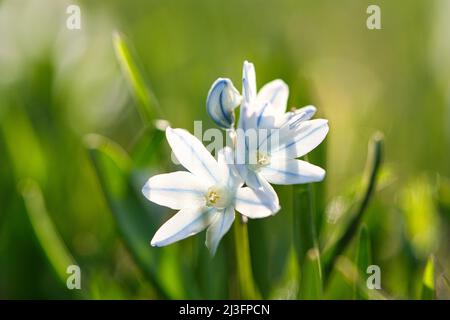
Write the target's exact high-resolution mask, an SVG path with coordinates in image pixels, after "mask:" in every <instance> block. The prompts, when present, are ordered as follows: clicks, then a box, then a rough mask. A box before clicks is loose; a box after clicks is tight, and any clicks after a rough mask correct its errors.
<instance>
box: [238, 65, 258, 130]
mask: <svg viewBox="0 0 450 320" xmlns="http://www.w3.org/2000/svg"><path fill="white" fill-rule="evenodd" d="M256 106H257V104H256V74H255V67H254V66H253V63H250V62H248V61H245V62H244V67H243V70H242V104H241V110H240V117H239V125H238V127H239V128H241V129H243V130H247V129H248V128H249V119H250V118H251V117H252V116H254V114H255V111H256Z"/></svg>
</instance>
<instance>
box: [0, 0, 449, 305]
mask: <svg viewBox="0 0 450 320" xmlns="http://www.w3.org/2000/svg"><path fill="white" fill-rule="evenodd" d="M69 4H72V2H67V1H51V0H45V1H43V0H34V1H32V0H9V1H5V0H4V1H0V177H1V178H0V298H7V299H11V298H92V299H106V298H112V299H121V298H132V299H135V298H136V299H151V298H161V297H168V298H233V297H239V295H238V294H237V293H236V292H235V291H236V290H235V287H234V285H233V279H234V276H233V272H232V270H233V266H232V265H230V261H232V260H233V259H232V258H230V257H232V249H230V248H232V245H233V240H232V236H233V235H232V233H230V234H229V235H227V236H226V237H225V239H224V241H223V243H222V244H221V246H220V247H219V250H218V254H217V256H216V257H215V258H214V259H211V258H209V256H208V253H207V250H206V248H205V247H204V245H203V242H204V235H203V234H201V235H198V236H196V237H193V238H192V239H188V240H185V241H183V242H181V243H178V244H175V245H173V246H171V247H170V248H166V249H167V250H166V249H155V248H151V247H150V245H149V240H150V239H151V237H152V235H153V233H154V232H155V230H156V229H157V228H158V226H159V225H160V223H161V222H162V221H163V220H165V219H167V217H168V216H169V215H170V214H172V213H173V212H168V211H167V210H165V209H164V208H159V207H156V206H149V205H148V204H146V203H145V201H144V199H143V198H142V196H140V194H139V192H135V194H134V195H132V199H131V200H130V201H131V202H132V204H131V205H130V206H131V207H133V208H134V209H133V210H135V212H134V213H133V214H131V213H130V214H129V215H127V208H129V207H127V206H125V207H123V208H122V207H121V208H119V209H117V206H119V207H120V205H118V204H117V202H115V199H116V200H117V198H120V195H121V194H122V193H121V191H120V190H122V189H121V188H123V187H122V186H121V181H122V180H120V179H119V178H117V179H118V180H117V181H115V180H114V179H115V178H114V177H110V176H108V174H107V175H106V176H107V177H110V178H107V179H106V180H107V181H109V182H110V183H112V184H113V186H112V187H111V188H112V189H113V190H119V191H117V194H119V195H115V194H114V193H113V194H105V192H104V191H105V190H104V189H105V188H104V186H102V183H101V181H100V179H99V174H98V171H99V169H98V163H97V167H96V163H95V161H93V158H95V155H94V156H93V153H92V150H90V149H89V146H92V144H99V143H100V144H102V143H103V144H106V145H107V146H110V143H109V142H104V141H103V140H102V139H103V138H100V137H99V136H92V135H89V136H86V135H87V134H90V133H97V134H100V135H102V136H104V137H107V138H109V139H111V140H112V141H115V143H117V145H119V146H121V148H123V150H122V149H120V150H121V151H120V152H122V151H123V152H124V153H125V152H127V153H129V154H133V148H134V145H135V144H136V140H137V139H138V138H137V137H140V139H138V140H139V141H144V144H145V141H147V140H146V138H145V134H146V133H145V131H144V133H143V128H144V125H143V122H142V120H141V119H140V117H139V114H138V111H137V110H138V109H137V107H136V104H137V103H136V100H135V99H133V95H132V93H131V91H130V90H129V86H128V84H127V82H126V80H125V78H124V76H123V75H122V72H121V69H120V67H119V64H118V62H117V59H116V57H115V53H114V48H113V43H112V34H113V32H114V31H120V32H121V33H122V34H123V35H124V36H125V37H126V39H127V41H128V43H129V44H131V45H132V46H133V48H134V49H133V52H134V54H135V55H136V56H137V57H138V59H139V63H140V67H141V70H142V71H143V73H144V74H145V77H146V80H147V82H148V84H149V88H151V90H152V91H153V93H154V94H155V96H156V97H157V98H158V101H159V106H160V109H161V112H162V115H163V117H164V119H166V120H168V121H170V123H171V124H172V126H174V127H183V128H186V129H188V130H190V131H191V132H192V130H193V121H194V120H202V121H203V127H204V128H205V129H206V128H209V127H213V126H214V124H213V122H212V121H211V120H210V119H209V118H208V117H207V114H206V112H205V99H206V94H207V92H208V90H209V88H210V85H211V84H212V82H213V81H214V80H215V79H216V78H218V77H220V76H224V77H229V78H231V79H232V80H233V81H234V83H235V85H236V86H237V87H240V79H241V69H242V63H243V61H244V60H250V61H252V62H253V63H254V64H255V67H256V73H257V82H258V87H261V86H262V84H264V83H266V82H268V81H270V80H272V79H274V78H281V79H283V80H285V81H286V82H287V84H288V85H289V88H290V98H289V106H297V107H300V106H303V105H306V104H313V105H315V106H317V108H318V110H319V113H318V115H319V116H320V117H324V118H327V119H329V124H330V133H329V135H328V137H327V139H326V144H325V145H324V147H322V149H321V150H319V151H317V152H316V151H314V152H313V153H312V155H311V160H312V162H314V160H315V159H317V161H316V163H317V162H320V163H321V164H322V165H324V166H325V168H326V170H327V177H326V179H325V181H324V182H323V183H322V184H321V186H320V187H318V188H320V192H318V193H320V196H321V199H320V203H321V204H319V205H318V208H319V210H321V212H322V216H323V219H321V223H320V226H319V227H318V228H319V229H320V241H321V242H323V244H324V245H325V244H326V242H327V241H328V240H329V239H332V238H333V234H335V233H336V232H339V230H340V229H342V228H345V225H346V221H347V220H348V219H349V215H350V213H349V212H351V211H349V210H348V209H349V208H350V207H351V206H352V203H353V201H355V200H354V199H355V197H356V196H355V195H357V194H358V193H359V189H360V185H361V183H360V182H361V177H362V173H363V171H364V167H365V161H366V157H367V144H368V141H369V139H370V137H371V136H372V134H373V133H374V132H375V131H381V132H382V133H383V134H384V162H383V168H382V172H381V176H380V181H379V183H378V186H377V190H376V192H375V195H374V197H373V199H372V202H371V204H370V207H369V208H368V210H367V212H366V213H365V215H364V221H363V223H364V225H365V226H366V228H367V230H368V234H369V235H370V242H371V260H372V263H373V264H377V265H379V266H380V268H381V272H382V288H383V294H384V295H385V296H386V297H389V298H408V299H417V298H420V291H421V284H422V278H423V276H422V275H423V273H424V268H425V264H426V261H427V259H428V258H429V257H430V255H432V257H433V261H434V266H435V278H436V296H437V297H438V298H447V299H448V298H450V289H449V287H450V281H449V279H450V278H449V274H450V231H449V230H450V229H449V228H450V182H449V178H450V157H449V148H450V32H449V31H448V30H450V1H446V0H433V1H430V0H403V1H400V0H398V1H380V0H377V1H365V0H360V1H356V0H343V1H339V2H336V1H331V0H323V1H301V0H277V1H262V0H250V1H237V0H229V1H211V0H209V1H187V0H177V1H142V0H141V1H138V0H131V1H119V0H108V1H78V2H77V4H78V5H80V7H81V19H82V28H81V30H68V29H67V28H66V19H67V17H68V14H66V8H67V6H68V5H69ZM370 4H377V5H379V6H380V8H381V21H382V29H381V30H368V29H367V28H366V19H367V17H368V15H367V13H366V8H367V7H368V5H370ZM142 136H143V137H144V138H142ZM150 140H151V138H150V137H149V138H148V141H150ZM99 141H100V142H99ZM102 141H103V142H102ZM165 144H166V143H165V141H162V146H161V148H162V149H164V148H165ZM325 149H326V152H325ZM120 152H119V153H120ZM158 152H159V151H158ZM162 152H163V153H162V154H165V156H161V155H160V154H156V156H155V153H156V151H155V152H153V153H152V152H150V154H151V155H153V158H152V159H153V160H152V161H151V162H150V160H148V162H146V159H141V160H140V161H141V162H140V163H139V164H136V162H135V159H134V158H133V160H132V161H131V163H133V164H131V166H132V167H133V171H132V172H133V174H132V177H131V179H130V180H131V181H132V183H131V184H132V185H134V186H135V187H136V190H138V189H139V185H140V183H142V181H144V180H145V179H146V178H148V177H149V176H150V175H151V174H154V173H158V172H159V173H161V172H166V171H168V170H171V168H172V167H173V165H172V164H171V162H170V161H168V157H167V150H165V151H162ZM164 152H166V153H164ZM94 153H95V152H94ZM319 153H320V154H319ZM323 154H326V161H325V160H324V155H323ZM124 157H125V156H124ZM131 157H133V156H131ZM94 160H95V159H94ZM124 166H128V164H125V165H124ZM135 169H136V170H135ZM110 171H111V172H112V173H109V174H111V175H113V176H114V168H113V169H111V170H110ZM113 180H114V181H113ZM111 181H112V182H111ZM290 188H291V187H280V188H278V189H277V190H278V191H279V193H280V197H281V205H282V207H283V210H282V211H281V212H280V213H279V214H278V215H277V216H275V217H273V218H270V219H266V220H261V221H251V222H250V224H249V235H250V248H251V252H252V259H253V273H254V276H255V281H256V283H257V285H258V288H259V290H260V291H261V293H262V296H263V297H264V298H293V297H295V296H296V290H298V270H296V266H295V263H292V261H293V260H292V259H291V256H292V241H293V240H292V223H291V222H292V217H293V214H295V213H293V212H292V205H291V203H292V190H291V189H290ZM131 189H133V188H131ZM136 190H134V189H133V190H131V191H130V192H132V191H136ZM127 192H128V191H127ZM115 197H116V198H115ZM128 200H129V199H128V198H127V200H126V201H128ZM126 201H125V202H126ZM119 203H120V202H119ZM127 203H128V202H127ZM128 204H129V203H128ZM140 208H142V210H141V209H140ZM111 209H113V210H111ZM114 209H115V210H117V211H118V212H119V211H120V210H123V212H122V215H119V216H118V215H117V214H113V211H114ZM143 217H145V219H147V220H148V221H149V222H148V223H143V222H142V223H141V222H139V225H140V226H141V227H142V228H141V229H140V231H141V233H139V236H138V235H137V234H135V233H133V229H132V228H131V229H127V227H124V226H128V224H131V225H133V223H134V224H136V221H137V220H136V219H142V218H143ZM147 220H146V221H147ZM139 221H142V220H139ZM124 230H125V231H124ZM127 230H129V232H130V234H127ZM130 230H131V231H130ZM130 238H131V240H130ZM127 239H128V241H127ZM130 242H131V243H134V244H135V245H136V246H137V247H139V248H138V249H137V250H138V251H139V252H140V258H139V257H138V258H137V259H136V252H134V253H133V250H130V246H129V244H130ZM354 247H355V244H354V243H353V244H352V245H351V246H350V247H349V249H348V250H347V251H346V252H345V256H346V257H347V258H348V260H353V258H354V256H355V248H354ZM138 256H139V254H138ZM143 257H144V258H143ZM68 262H74V263H76V264H78V265H79V266H80V267H81V270H82V290H74V291H71V290H68V289H67V288H66V283H65V268H63V267H64V266H66V263H68ZM155 279H156V280H155ZM161 283H162V286H163V287H164V288H165V291H166V293H167V292H168V294H167V295H165V296H164V295H161V290H160V289H158V286H159V285H161ZM353 286H354V284H353V285H352V283H351V281H349V279H348V278H345V277H344V275H343V274H342V273H340V272H339V271H334V272H333V274H332V280H331V284H330V285H329V286H328V287H327V289H326V290H324V292H323V295H322V296H321V297H323V298H333V299H338V298H344V299H347V298H352V297H353V289H352V287H353Z"/></svg>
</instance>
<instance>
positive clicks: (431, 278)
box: [420, 255, 436, 300]
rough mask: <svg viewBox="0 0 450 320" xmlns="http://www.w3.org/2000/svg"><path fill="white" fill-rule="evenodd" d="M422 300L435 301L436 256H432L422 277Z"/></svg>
mask: <svg viewBox="0 0 450 320" xmlns="http://www.w3.org/2000/svg"><path fill="white" fill-rule="evenodd" d="M420 298H421V299H422V300H434V299H435V298H436V292H435V266H434V256H433V255H430V256H429V257H428V260H427V264H426V266H425V270H424V272H423V277H422V292H421V294H420Z"/></svg>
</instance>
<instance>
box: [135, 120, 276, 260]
mask: <svg viewBox="0 0 450 320" xmlns="http://www.w3.org/2000/svg"><path fill="white" fill-rule="evenodd" d="M166 137H167V141H168V142H169V144H170V147H171V148H172V151H173V153H174V154H175V156H176V158H177V159H178V160H179V162H180V163H181V164H182V165H183V166H184V167H185V168H186V169H187V170H188V171H177V172H172V173H167V174H160V175H156V176H153V177H151V178H150V179H149V180H148V181H147V183H146V184H145V185H144V187H143V189H142V192H143V194H144V196H145V197H146V198H147V199H148V200H150V201H152V202H155V203H157V204H159V205H162V206H166V207H169V208H171V209H175V210H179V211H178V212H177V213H176V214H175V215H174V216H173V217H172V218H170V219H169V220H168V221H167V222H166V223H164V224H163V225H162V226H161V227H160V228H159V230H158V231H157V232H156V234H155V235H154V237H153V239H152V240H151V245H152V246H157V247H161V246H166V245H168V244H171V243H173V242H176V241H179V240H182V239H184V238H187V237H189V236H191V235H194V234H197V233H199V232H201V231H202V230H204V229H207V231H206V246H207V247H208V249H209V250H210V252H211V254H214V253H215V252H216V249H217V246H218V245H219V242H220V240H221V239H222V237H223V236H224V235H225V234H226V233H227V231H228V230H229V229H230V227H231V225H232V223H233V221H234V218H235V213H234V210H235V209H236V210H237V211H238V212H240V213H241V214H243V215H244V216H246V217H248V218H264V217H267V216H270V215H273V214H274V213H276V212H277V211H278V209H279V207H278V206H277V204H274V203H272V202H271V201H270V199H268V198H267V197H264V196H263V195H262V194H261V193H259V192H258V191H255V190H252V189H250V188H248V187H242V180H241V179H240V178H239V176H238V174H237V172H236V171H235V168H234V165H233V151H232V150H231V149H230V148H229V147H225V148H224V149H222V150H220V151H219V154H218V160H217V161H216V160H215V159H214V157H213V156H212V155H211V154H210V153H209V152H208V151H207V150H206V148H205V147H204V146H203V144H202V143H201V142H200V141H199V140H198V139H197V138H196V137H194V136H193V135H191V134H190V133H189V132H187V131H186V130H183V129H172V128H170V127H168V128H167V129H166Z"/></svg>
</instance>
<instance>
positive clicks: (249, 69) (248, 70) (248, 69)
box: [242, 61, 256, 103]
mask: <svg viewBox="0 0 450 320" xmlns="http://www.w3.org/2000/svg"><path fill="white" fill-rule="evenodd" d="M242 96H243V99H244V102H246V103H249V102H251V101H253V100H255V98H256V73H255V66H254V65H253V63H251V62H248V61H244V68H243V70H242Z"/></svg>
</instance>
